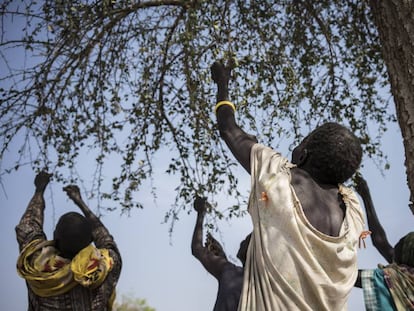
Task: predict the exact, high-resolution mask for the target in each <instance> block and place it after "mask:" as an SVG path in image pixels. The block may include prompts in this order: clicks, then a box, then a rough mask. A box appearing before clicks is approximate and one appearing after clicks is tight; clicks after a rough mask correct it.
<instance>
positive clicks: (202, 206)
mask: <svg viewBox="0 0 414 311" xmlns="http://www.w3.org/2000/svg"><path fill="white" fill-rule="evenodd" d="M209 208H211V205H210V203H208V202H207V199H206V198H201V197H199V196H197V197H196V198H195V200H194V209H195V210H196V211H197V213H205V212H206V211H207V209H209Z"/></svg>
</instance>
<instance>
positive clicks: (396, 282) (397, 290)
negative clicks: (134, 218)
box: [383, 263, 414, 311]
mask: <svg viewBox="0 0 414 311" xmlns="http://www.w3.org/2000/svg"><path fill="white" fill-rule="evenodd" d="M383 271H384V279H385V282H386V283H387V285H388V288H389V290H390V292H391V296H392V298H393V300H394V303H395V306H396V309H397V310H398V311H406V310H414V268H413V267H409V266H406V265H397V264H395V263H393V264H390V265H388V266H386V267H383Z"/></svg>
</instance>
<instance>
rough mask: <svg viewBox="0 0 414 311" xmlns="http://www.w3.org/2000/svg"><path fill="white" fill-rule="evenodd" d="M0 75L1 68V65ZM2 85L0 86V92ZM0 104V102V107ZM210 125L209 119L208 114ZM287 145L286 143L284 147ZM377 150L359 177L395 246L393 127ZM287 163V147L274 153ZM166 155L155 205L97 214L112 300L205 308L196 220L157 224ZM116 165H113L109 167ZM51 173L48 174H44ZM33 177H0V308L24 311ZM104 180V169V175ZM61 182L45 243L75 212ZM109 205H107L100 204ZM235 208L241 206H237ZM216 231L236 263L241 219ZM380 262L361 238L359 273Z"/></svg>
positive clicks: (180, 310) (88, 159) (400, 168)
mask: <svg viewBox="0 0 414 311" xmlns="http://www.w3.org/2000/svg"><path fill="white" fill-rule="evenodd" d="M20 29H21V28H20V27H16V26H15V25H13V26H10V27H9V28H8V29H6V33H8V32H13V31H16V32H17V31H20ZM13 56H14V57H15V58H14V60H15V61H16V62H17V63H18V62H22V58H21V56H23V55H19V54H13ZM1 65H2V64H0V70H5V68H4V67H3V68H2V67H1ZM2 86H3V87H5V86H4V85H0V87H2ZM0 104H1V103H0ZM211 118H212V121H211V122H214V120H215V118H214V115H213V112H212V113H211ZM19 143H20V142H18V141H16V142H15V144H14V145H13V146H10V149H9V153H8V154H7V156H6V157H5V158H4V159H3V161H2V162H1V163H0V168H7V167H10V166H11V165H13V164H14V163H15V161H16V156H17V150H16V148H17V146H19V145H20V144H19ZM289 143H291V141H289V142H287V144H286V145H288V144H289ZM382 147H383V151H384V152H385V154H387V155H388V157H389V160H390V163H391V168H390V170H388V171H386V172H385V174H384V175H381V172H380V171H379V169H378V168H377V167H376V165H375V164H374V163H373V161H372V160H370V159H368V158H364V161H363V164H364V167H363V169H362V173H363V175H364V177H365V178H366V179H367V181H368V184H369V186H370V189H371V194H372V196H373V201H374V204H375V206H376V209H377V213H378V216H379V218H380V220H381V221H382V224H383V226H384V228H385V230H386V232H387V234H388V238H389V240H390V242H391V244H395V243H396V242H397V241H398V240H399V239H400V238H401V237H402V236H403V235H405V234H406V233H408V232H409V231H411V230H412V228H413V224H414V216H413V215H412V213H411V211H410V210H409V208H408V199H409V193H408V187H407V184H406V174H405V167H404V152H403V145H402V138H401V134H400V131H399V128H398V126H397V125H396V124H391V125H390V128H389V131H388V132H387V133H386V135H385V136H384V139H383V141H382ZM279 151H281V152H282V153H283V154H285V155H286V156H287V157H288V158H290V153H289V152H288V149H287V148H285V149H282V150H279ZM164 159H169V154H164V156H163V154H158V161H155V163H157V166H158V167H159V169H158V170H156V172H155V175H154V183H155V185H156V186H157V197H158V198H157V200H154V198H153V196H152V195H151V193H150V189H149V188H148V189H145V188H144V189H143V190H142V191H140V192H137V193H135V194H134V195H135V196H136V198H137V200H138V201H140V202H142V203H143V205H144V206H145V209H143V210H133V211H131V213H130V215H125V214H124V215H121V214H120V211H119V210H117V211H114V212H108V213H105V214H104V215H103V217H102V220H103V222H104V224H105V225H106V226H107V228H108V229H109V230H110V232H111V233H112V235H113V236H114V238H115V240H116V242H117V243H118V246H119V249H120V251H121V254H122V257H123V269H122V273H121V277H120V280H119V284H118V288H117V292H118V297H121V296H122V295H127V296H132V297H135V298H144V299H146V300H147V303H148V304H149V305H150V306H152V307H154V308H156V310H157V311H194V310H197V311H211V310H212V308H213V306H214V302H215V299H216V293H217V282H216V280H215V279H214V278H213V277H212V276H211V275H209V274H208V273H207V271H206V270H205V269H204V268H203V266H202V265H201V264H200V263H199V262H198V261H197V260H196V259H195V258H194V257H193V256H192V254H191V247H190V245H191V238H192V234H193V229H194V225H195V220H196V214H195V212H193V211H192V212H191V213H189V214H187V213H182V214H181V215H180V220H179V221H178V222H177V223H176V226H175V229H174V231H173V234H172V236H171V237H170V236H169V225H168V224H165V223H164V216H165V213H166V212H167V211H168V210H169V209H170V207H171V205H172V204H173V203H174V198H175V191H174V189H175V187H176V186H177V182H176V180H175V178H173V177H171V176H169V175H166V174H165V173H163V172H164V168H165V167H166V165H167V163H165V162H164ZM93 163H94V159H93V156H92V155H90V154H87V153H86V154H83V155H82V156H81V158H80V160H79V162H78V167H77V170H78V173H79V174H80V177H81V178H82V179H83V180H84V181H85V183H86V184H87V183H88V181H90V180H91V179H92V175H93ZM119 164H120V163H113V167H112V169H113V170H116V169H117V168H118V166H119ZM51 173H53V172H51ZM35 175H36V173H35V172H33V171H32V170H31V169H30V167H27V166H26V167H22V168H21V169H19V170H18V171H15V172H12V173H11V174H10V175H2V176H1V179H0V181H1V184H0V212H1V214H0V215H1V217H0V242H1V244H0V246H1V250H2V252H1V254H2V255H1V261H0V262H1V264H0V275H1V278H0V282H1V283H0V310H2V311H3V310H4V311H20V310H25V309H26V308H27V290H26V285H25V282H24V281H23V279H21V278H20V277H19V276H18V275H17V273H16V268H15V266H16V259H17V256H18V246H17V242H16V238H15V231H14V228H15V226H16V225H17V223H18V222H19V220H20V217H21V216H22V214H23V213H24V211H25V209H26V207H27V204H28V203H29V201H30V199H31V197H32V195H33V193H34V189H35V188H34V184H33V180H34V177H35ZM105 175H106V176H107V177H108V178H110V177H112V176H114V174H112V173H111V172H110V171H107V172H105ZM238 176H239V179H240V183H239V187H240V191H241V192H243V191H245V193H246V194H248V192H249V190H250V189H249V185H250V176H249V175H248V174H247V173H245V172H244V171H243V170H242V169H240V170H239V172H238ZM63 186H64V185H63V184H60V183H58V182H56V181H54V180H52V181H51V183H50V184H49V186H48V189H47V191H46V193H45V199H46V212H45V227H44V231H45V232H46V234H47V235H48V237H49V238H51V237H52V232H53V228H54V225H55V223H56V222H57V219H58V218H59V216H60V215H62V214H63V213H66V212H68V211H72V210H77V207H76V206H75V205H74V204H73V203H72V201H70V200H69V199H67V197H66V194H65V193H64V192H63V191H62V187H63ZM82 195H83V197H84V199H85V201H86V202H87V203H88V205H89V206H90V208H91V209H92V210H94V211H96V208H97V205H96V204H97V203H96V202H94V201H88V200H87V197H86V195H85V193H82ZM216 201H217V202H219V208H222V209H224V208H226V207H228V206H231V205H233V204H235V202H234V201H233V200H232V198H229V197H226V196H225V195H221V196H218V197H217V199H216ZM105 203H106V205H110V206H111V207H117V206H116V204H115V203H113V204H111V203H109V204H107V202H105ZM243 208H246V206H244V207H243ZM219 228H220V231H219V232H213V235H214V236H215V237H216V238H217V239H218V240H219V241H221V242H222V244H223V246H224V249H225V251H226V253H227V255H228V257H229V259H230V260H231V261H233V262H234V263H236V264H240V262H239V261H238V260H237V259H236V253H237V250H238V248H239V243H240V241H241V240H242V239H244V237H245V236H246V235H247V234H248V233H249V232H250V231H251V229H252V225H251V221H250V217H249V215H246V216H245V217H244V218H240V219H233V220H231V221H229V222H226V221H221V222H219ZM378 263H385V260H384V259H383V258H382V257H381V256H380V255H379V254H378V252H377V251H376V249H375V248H374V247H373V246H372V244H371V240H370V238H368V239H367V249H361V250H360V251H359V266H360V268H374V267H376V265H377V264H378ZM349 310H357V311H358V310H364V305H363V298H362V291H361V290H360V289H354V290H353V291H352V295H351V298H350V302H349Z"/></svg>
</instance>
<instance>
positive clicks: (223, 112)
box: [211, 62, 257, 173]
mask: <svg viewBox="0 0 414 311" xmlns="http://www.w3.org/2000/svg"><path fill="white" fill-rule="evenodd" d="M230 74H231V65H229V66H227V67H226V66H224V65H223V64H222V63H219V62H215V63H214V64H213V65H212V66H211V75H212V78H213V80H214V82H215V83H216V84H217V102H220V101H227V100H229V94H228V93H229V92H228V85H229V79H230ZM216 116H217V123H218V128H219V131H220V135H221V137H222V138H223V139H224V141H225V142H226V144H227V146H228V147H229V149H230V151H231V152H232V153H233V155H234V156H235V158H236V159H237V161H239V163H240V164H241V165H242V166H243V167H244V169H245V170H246V171H247V172H248V173H250V150H251V148H252V146H253V145H254V144H255V143H257V140H256V138H255V137H254V136H253V135H249V134H247V133H246V132H244V131H243V130H242V129H241V128H240V127H239V126H238V125H237V123H236V120H235V118H234V111H233V109H232V107H231V106H229V105H222V106H220V107H219V108H218V109H217V115H216Z"/></svg>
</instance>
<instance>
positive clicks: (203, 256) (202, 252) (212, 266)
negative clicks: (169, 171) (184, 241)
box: [191, 197, 227, 279]
mask: <svg viewBox="0 0 414 311" xmlns="http://www.w3.org/2000/svg"><path fill="white" fill-rule="evenodd" d="M207 204H208V203H207V202H206V200H205V199H203V198H200V197H197V198H196V199H195V200H194V209H195V210H196V211H197V220H196V225H195V227H194V233H193V238H192V241H191V252H192V254H193V256H194V257H196V258H197V259H198V260H199V261H200V262H201V264H202V265H203V266H204V268H205V269H206V270H207V271H208V272H209V273H210V274H212V275H213V276H214V277H215V278H216V279H219V278H220V275H221V273H222V271H223V267H224V265H225V264H226V263H227V260H226V259H225V258H223V257H220V256H216V255H215V254H213V253H212V252H210V251H209V250H208V249H207V247H205V246H204V245H203V221H204V217H205V214H206V211H207Z"/></svg>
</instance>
